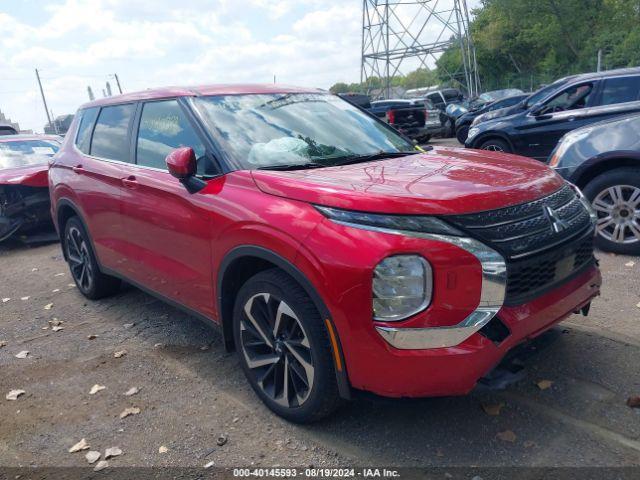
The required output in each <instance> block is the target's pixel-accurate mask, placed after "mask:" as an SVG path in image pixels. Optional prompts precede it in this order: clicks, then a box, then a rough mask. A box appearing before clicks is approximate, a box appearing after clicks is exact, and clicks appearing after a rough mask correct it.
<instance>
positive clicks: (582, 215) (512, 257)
mask: <svg viewBox="0 0 640 480" xmlns="http://www.w3.org/2000/svg"><path fill="white" fill-rule="evenodd" d="M447 220H448V221H449V222H451V223H452V224H454V225H456V226H457V227H459V228H461V229H462V230H465V231H467V232H468V233H469V235H470V236H472V237H474V238H477V239H478V240H481V241H482V242H484V243H486V244H487V245H489V246H490V247H491V248H494V249H495V250H497V251H498V252H500V253H501V254H502V255H503V256H504V257H505V259H506V261H507V293H506V299H505V303H506V304H507V305H518V304H522V303H525V302H526V301H529V300H531V299H533V298H535V297H537V296H539V295H541V294H542V293H543V292H545V291H547V290H549V289H550V288H553V287H555V286H557V285H559V284H560V283H562V282H565V281H567V280H568V279H569V278H571V277H572V276H573V274H574V273H575V272H578V271H580V270H581V269H582V268H584V267H585V266H586V265H587V264H590V263H592V262H593V259H594V258H593V226H592V224H591V219H590V217H589V212H588V211H587V209H586V208H585V207H584V205H583V204H582V202H581V201H580V199H579V198H578V196H577V195H576V193H575V192H574V191H573V189H572V188H571V187H570V186H569V185H566V184H565V185H564V186H563V187H562V188H561V189H560V190H558V191H557V192H555V193H553V194H551V195H549V196H547V197H544V198H541V199H539V200H535V201H533V202H529V203H524V204H521V205H515V206H512V207H507V208H502V209H499V210H492V211H488V212H480V213H474V214H468V215H456V216H450V217H447ZM554 223H555V224H556V228H555V229H554Z"/></svg>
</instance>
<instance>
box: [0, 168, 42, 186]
mask: <svg viewBox="0 0 640 480" xmlns="http://www.w3.org/2000/svg"><path fill="white" fill-rule="evenodd" d="M48 171H49V165H29V166H26V167H15V168H5V169H2V170H0V185H24V186H27V187H47V186H48V184H49V183H48Z"/></svg>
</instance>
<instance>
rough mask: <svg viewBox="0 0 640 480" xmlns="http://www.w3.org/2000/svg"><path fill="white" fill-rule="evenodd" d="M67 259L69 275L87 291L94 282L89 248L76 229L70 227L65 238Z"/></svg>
mask: <svg viewBox="0 0 640 480" xmlns="http://www.w3.org/2000/svg"><path fill="white" fill-rule="evenodd" d="M65 243H66V246H67V259H68V261H69V267H70V268H71V274H72V275H73V279H74V280H75V281H76V283H77V284H78V286H79V287H80V288H81V289H82V290H83V291H85V292H86V291H88V290H89V289H90V288H91V285H92V284H93V281H94V278H93V277H94V275H93V266H92V264H91V256H90V254H89V248H88V247H87V242H86V241H85V239H84V236H83V235H82V233H81V232H80V230H78V229H77V228H76V227H71V228H70V229H69V231H68V232H67V238H66V242H65Z"/></svg>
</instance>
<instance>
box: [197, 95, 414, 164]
mask: <svg viewBox="0 0 640 480" xmlns="http://www.w3.org/2000/svg"><path fill="white" fill-rule="evenodd" d="M195 102H196V104H197V105H198V106H199V107H200V110H202V112H203V115H204V117H205V121H206V122H207V124H208V126H209V128H211V129H212V130H214V131H217V132H218V133H219V137H220V138H221V140H222V142H223V143H224V145H223V146H224V148H225V149H227V150H228V151H229V152H230V153H231V154H232V156H233V157H234V158H236V159H237V160H238V161H239V162H240V163H241V164H242V166H243V167H244V168H248V169H254V168H269V167H277V166H283V165H300V166H301V167H302V166H307V165H315V166H325V165H332V164H336V163H339V159H345V158H349V157H356V156H366V155H376V154H380V153H382V152H388V153H395V152H402V151H410V150H414V147H413V144H411V143H410V142H408V141H407V140H405V139H404V138H402V137H401V136H400V135H398V134H396V133H394V132H393V130H391V129H390V128H387V127H386V126H385V125H384V124H381V123H380V122H379V121H377V120H376V119H374V118H372V117H371V116H369V115H367V114H366V113H364V112H362V111H361V110H360V109H358V108H357V107H354V106H353V105H351V104H350V103H348V102H346V101H344V100H342V99H340V98H339V97H336V96H333V95H329V94H321V93H320V94H319V93H286V94H250V95H224V96H211V97H198V98H196V99H195Z"/></svg>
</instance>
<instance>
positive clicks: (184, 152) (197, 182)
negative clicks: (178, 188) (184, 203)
mask: <svg viewBox="0 0 640 480" xmlns="http://www.w3.org/2000/svg"><path fill="white" fill-rule="evenodd" d="M165 162H167V168H168V169H169V173H170V174H171V175H172V176H174V177H176V178H177V179H178V180H180V183H182V185H184V188H186V189H187V191H188V192H189V193H198V192H199V191H200V190H202V189H203V188H204V187H206V186H207V182H205V181H204V180H202V179H200V178H198V177H196V176H195V175H196V171H197V169H198V162H197V161H196V154H195V152H194V151H193V148H191V147H182V148H176V149H175V150H173V151H172V152H171V153H170V154H169V155H167V158H166V159H165Z"/></svg>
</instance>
